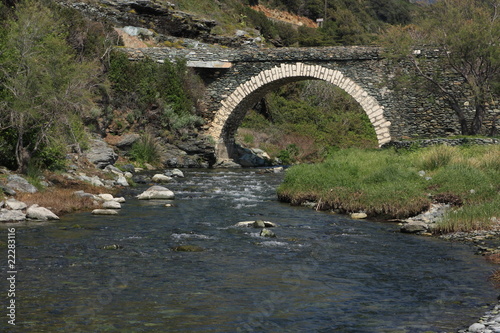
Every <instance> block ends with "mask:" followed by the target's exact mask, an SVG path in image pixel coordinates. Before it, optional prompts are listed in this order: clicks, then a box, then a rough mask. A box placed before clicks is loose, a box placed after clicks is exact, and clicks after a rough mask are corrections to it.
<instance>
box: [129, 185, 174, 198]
mask: <svg viewBox="0 0 500 333" xmlns="http://www.w3.org/2000/svg"><path fill="white" fill-rule="evenodd" d="M174 198H175V195H174V192H172V191H170V190H169V189H168V188H166V187H163V186H151V187H150V188H148V189H147V190H146V191H144V192H143V193H141V194H139V195H138V196H137V199H139V200H149V199H167V200H171V199H174Z"/></svg>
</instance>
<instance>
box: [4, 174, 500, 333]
mask: <svg viewBox="0 0 500 333" xmlns="http://www.w3.org/2000/svg"><path fill="white" fill-rule="evenodd" d="M281 180H282V175H275V174H258V173H257V172H256V170H239V171H220V170H219V171H218V170H187V171H186V178H184V179H179V180H177V182H176V183H174V184H169V185H167V186H168V187H169V188H170V189H172V190H173V191H174V192H175V193H176V199H175V201H173V203H174V205H175V206H174V207H165V202H164V201H139V200H136V199H134V195H137V194H139V193H141V192H142V191H143V190H144V189H145V188H146V185H144V186H139V187H137V188H134V189H132V190H129V192H127V193H126V199H127V202H126V203H125V204H123V209H122V210H121V211H120V213H119V215H118V216H108V217H106V216H92V215H90V214H89V213H78V214H71V215H68V216H65V217H64V218H63V219H62V220H61V221H59V222H54V223H47V224H44V225H31V226H25V227H21V226H18V227H17V228H16V239H17V270H18V274H17V281H16V283H17V285H16V289H17V290H16V291H17V292H16V304H17V313H16V323H17V325H16V329H17V331H19V332H428V331H432V332H443V331H447V332H455V331H456V330H457V329H459V328H464V327H467V326H468V325H470V324H471V323H473V322H475V321H476V320H477V318H478V317H480V316H481V315H482V313H483V312H484V311H485V309H484V306H486V305H487V304H488V303H490V304H492V303H493V302H495V301H496V299H495V296H496V292H495V290H494V289H493V288H492V286H491V285H490V284H489V283H488V282H487V277H488V275H489V274H490V273H491V271H492V270H493V266H491V265H489V264H488V263H487V262H485V261H484V260H483V259H482V258H481V257H478V256H474V255H473V254H472V252H473V250H472V248H471V247H469V246H466V245H463V244H458V243H451V242H445V241H440V240H437V239H433V238H425V237H417V236H413V235H406V234H401V233H399V232H398V226H397V225H395V224H389V223H377V222H372V221H366V220H364V221H361V220H351V219H349V218H348V217H346V216H341V215H334V214H330V213H326V212H315V211H314V210H311V209H307V208H302V207H290V206H289V205H287V204H283V203H279V202H278V201H277V199H276V195H275V191H276V187H277V185H278V184H279V183H280V181H281ZM248 220H268V221H272V222H275V223H277V224H278V225H279V226H278V227H277V228H274V229H273V231H274V232H275V233H276V235H277V238H263V237H260V236H259V230H258V229H254V228H241V227H234V226H233V225H234V224H235V223H237V222H239V221H248ZM0 232H1V233H2V235H1V236H2V240H5V239H6V237H7V235H6V233H7V231H6V229H5V228H2V229H0ZM110 245H117V246H116V247H117V248H118V249H115V250H106V249H103V248H104V247H107V246H110ZM179 245H194V246H198V247H201V248H202V249H203V250H204V251H202V252H176V251H173V250H172V248H173V247H176V246H179ZM4 261H6V260H4ZM1 268H2V271H3V272H6V271H7V268H5V262H2V267H1ZM3 280H4V279H3ZM2 283H5V280H4V281H3V282H2ZM2 288H3V289H2V294H4V291H5V293H6V291H7V289H8V287H7V286H4V284H2ZM3 308H4V309H5V307H3ZM8 326H10V325H8V324H7V319H5V316H4V320H2V323H0V328H2V327H3V328H8Z"/></svg>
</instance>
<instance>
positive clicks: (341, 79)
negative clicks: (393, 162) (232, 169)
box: [207, 62, 391, 161]
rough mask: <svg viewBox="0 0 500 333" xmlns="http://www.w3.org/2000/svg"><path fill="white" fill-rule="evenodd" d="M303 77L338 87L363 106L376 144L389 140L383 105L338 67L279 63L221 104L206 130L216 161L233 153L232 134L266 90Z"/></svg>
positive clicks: (229, 157) (239, 88)
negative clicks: (212, 142)
mask: <svg viewBox="0 0 500 333" xmlns="http://www.w3.org/2000/svg"><path fill="white" fill-rule="evenodd" d="M303 80H323V81H326V82H330V83H332V84H334V85H335V86H337V87H339V88H341V89H342V90H344V91H345V92H346V93H348V94H349V95H350V96H352V97H353V98H354V99H355V100H356V101H357V102H358V103H359V105H360V106H361V107H362V108H363V110H364V111H365V113H366V115H367V116H368V118H369V120H370V122H371V124H372V126H373V127H374V129H375V133H376V135H377V140H378V143H379V146H382V145H383V144H384V143H386V142H389V141H391V136H390V125H391V123H390V122H389V121H387V120H386V119H385V117H384V108H383V107H382V106H381V105H380V104H379V103H378V102H377V100H376V99H375V98H373V97H372V96H370V95H369V94H368V93H367V92H366V91H365V90H364V89H363V88H362V87H360V86H359V85H358V84H357V83H355V82H354V81H353V80H351V79H350V78H348V77H346V76H344V75H343V74H342V73H341V72H340V71H338V70H334V69H329V68H326V67H323V66H320V65H307V64H303V63H300V62H297V63H294V64H281V65H279V66H275V67H273V68H271V69H267V70H264V71H262V72H260V73H259V74H257V75H255V76H253V77H252V78H251V79H250V80H247V81H246V82H244V83H242V84H241V85H239V86H238V87H237V88H236V89H235V90H234V91H233V92H232V93H231V94H230V95H229V96H228V97H227V98H226V99H224V100H223V101H222V102H221V104H222V106H221V107H220V108H219V110H218V111H217V112H216V114H215V117H214V120H213V121H212V124H211V126H210V128H209V130H208V131H207V134H208V135H210V136H211V137H212V138H213V139H214V140H215V142H216V157H217V160H218V161H222V160H229V159H231V157H232V155H233V149H234V134H235V133H236V130H237V129H238V127H239V126H240V124H241V122H242V121H243V118H244V117H245V114H246V112H247V111H248V110H249V109H250V108H251V107H252V106H253V105H255V104H256V103H257V102H258V101H259V100H260V99H261V98H262V97H264V96H265V94H266V93H268V92H269V91H271V90H273V89H276V88H278V87H280V86H282V85H285V84H287V83H292V82H297V81H303Z"/></svg>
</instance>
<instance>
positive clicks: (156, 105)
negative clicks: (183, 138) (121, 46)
mask: <svg viewBox="0 0 500 333" xmlns="http://www.w3.org/2000/svg"><path fill="white" fill-rule="evenodd" d="M110 64H111V65H110V70H109V79H110V81H111V82H112V87H113V91H114V94H115V95H114V102H115V104H116V107H117V108H120V107H121V108H130V109H132V112H131V114H133V115H134V116H133V117H134V118H140V115H138V113H141V112H142V113H144V112H146V111H147V110H148V109H160V110H162V111H161V115H160V119H158V120H159V122H158V124H159V125H161V126H162V127H164V128H167V129H170V130H173V131H178V130H181V129H183V128H193V127H195V126H198V125H201V124H202V123H203V121H202V119H201V118H200V117H199V116H198V115H196V109H195V101H196V100H198V99H199V95H200V94H203V85H202V83H201V81H200V79H199V78H198V77H196V76H195V74H194V73H193V72H191V71H189V70H188V69H187V67H186V63H185V61H183V60H181V59H178V60H177V61H176V62H175V63H172V62H169V61H165V62H164V63H162V64H159V63H156V62H154V61H152V60H151V59H146V60H143V61H137V62H132V61H129V60H128V58H127V56H126V55H125V54H123V53H120V52H114V53H113V54H112V56H111V62H110ZM144 116H145V115H144Z"/></svg>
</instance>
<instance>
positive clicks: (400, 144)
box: [382, 138, 500, 149]
mask: <svg viewBox="0 0 500 333" xmlns="http://www.w3.org/2000/svg"><path fill="white" fill-rule="evenodd" d="M499 144H500V139H494V138H491V139H490V138H460V139H444V138H436V139H424V140H410V141H391V142H388V143H386V144H384V145H383V146H382V148H389V147H394V148H396V149H409V148H411V147H415V146H416V147H420V148H424V147H430V146H438V145H446V146H464V145H483V146H484V145H499Z"/></svg>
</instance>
